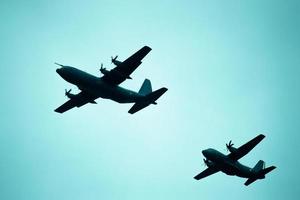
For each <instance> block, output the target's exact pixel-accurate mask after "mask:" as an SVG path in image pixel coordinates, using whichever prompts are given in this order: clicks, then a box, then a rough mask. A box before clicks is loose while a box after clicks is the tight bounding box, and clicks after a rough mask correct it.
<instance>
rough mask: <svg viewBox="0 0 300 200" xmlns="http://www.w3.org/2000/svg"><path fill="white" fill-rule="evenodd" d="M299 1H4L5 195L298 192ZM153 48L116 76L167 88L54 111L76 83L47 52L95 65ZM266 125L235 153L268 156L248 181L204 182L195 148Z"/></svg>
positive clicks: (133, 84)
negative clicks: (144, 97)
mask: <svg viewBox="0 0 300 200" xmlns="http://www.w3.org/2000/svg"><path fill="white" fill-rule="evenodd" d="M299 13H300V1H296V0H295V1H292V0H282V1H280V0H264V1H261V0H251V1H242V0H240V1H238V0H235V1H234V0H227V1H222V0H219V1H217V0H197V1H171V0H168V1H167V0H165V1H164V0H152V1H144V2H142V1H137V0H136V1H133V0H132V1H111V0H110V1H100V0H98V1H96V0H95V1H70V0H69V1H61V0H60V1H58V0H53V1H37V0H32V1H7V2H4V1H3V2H1V6H0V22H1V31H0V38H1V45H0V53H1V68H0V73H1V79H0V83H1V88H2V90H1V100H0V102H1V122H0V124H1V134H0V158H1V161H0V172H1V178H0V199H5V200H41V199H43V200H57V199H64V200H83V199H84V200H96V199H97V200H98V199H107V200H120V199H122V200H135V199H136V200H141V199H143V200H153V199H155V200H167V199H172V200H177V199H178V200H179V199H180V200H181V199H186V200H196V199H197V200H198V199H207V200H214V199H224V198H226V199H244V200H250V199H251V200H252V199H259V200H260V199H261V200H265V199H278V200H282V199H297V198H298V196H299V194H300V184H299V169H300V160H299V152H300V145H299V141H300V132H299V129H300V123H299V119H300V114H299V113H300V107H299V102H300V89H299V85H300V80H299V74H300V57H299V52H300V49H299V48H300V39H299V38H300V37H299V35H300V17H299ZM144 45H148V46H150V47H151V48H152V49H153V50H152V51H151V52H150V54H148V56H147V57H146V58H145V59H144V62H143V64H142V65H141V66H140V67H139V68H138V69H137V70H136V71H135V72H134V73H133V74H132V77H133V80H128V81H126V82H125V83H123V84H122V86H124V87H126V88H129V89H133V90H138V89H139V87H140V86H141V84H142V82H143V80H144V79H145V78H149V79H151V81H152V86H153V88H154V89H157V88H160V87H163V86H166V87H168V88H169V91H168V92H167V93H166V94H165V95H164V96H162V97H161V98H160V99H159V100H158V105H157V106H149V107H148V108H146V109H144V110H142V111H141V112H139V113H137V114H135V115H130V114H128V113H127V111H128V110H129V108H130V107H131V105H129V104H117V103H115V102H112V101H108V100H102V99H98V101H97V102H98V105H87V106H84V107H82V108H80V109H73V110H71V111H69V112H67V113H65V114H63V115H60V114H58V113H55V112H54V111H53V110H54V109H55V108H56V107H58V106H59V105H61V104H62V103H64V102H65V101H66V100H67V99H66V97H65V96H64V89H69V88H72V89H73V91H74V92H77V89H76V87H75V86H72V85H70V84H69V83H67V82H65V81H64V80H63V79H62V78H61V77H59V75H58V74H57V73H56V72H55V69H56V68H57V66H55V65H54V64H53V63H54V62H60V63H62V64H67V65H71V66H74V67H77V68H80V69H83V70H85V71H87V72H89V73H92V74H95V75H100V73H99V71H98V68H99V66H100V63H101V62H103V63H104V66H105V67H107V68H109V69H111V68H112V67H113V66H112V65H111V64H110V56H112V55H119V58H120V60H123V59H126V58H127V57H128V56H130V55H131V54H132V53H134V52H135V51H136V50H138V49H139V48H141V47H142V46H144ZM259 133H264V134H265V135H266V136H267V137H266V138H265V140H264V141H263V142H261V143H260V144H259V145H258V146H257V147H256V148H255V149H254V150H253V151H252V152H251V153H249V154H248V155H247V156H246V157H244V158H243V159H242V160H241V162H242V163H244V164H246V165H249V166H251V167H253V166H254V165H255V164H256V162H257V161H258V160H260V159H262V160H264V161H266V164H267V165H276V166H277V169H276V170H274V171H273V172H272V173H270V174H268V175H267V178H266V179H265V180H263V181H257V182H255V183H254V184H253V185H251V186H249V187H245V186H244V185H243V183H244V182H245V180H244V179H241V178H238V177H229V176H226V175H224V174H222V173H219V174H215V175H214V176H211V177H208V178H207V179H204V180H203V181H199V182H197V181H195V180H194V179H193V176H195V175H196V174H197V173H199V172H200V171H202V170H204V169H205V167H204V166H203V161H202V158H203V156H202V154H201V150H203V149H205V148H208V147H213V148H216V149H218V150H220V151H221V152H224V153H226V151H225V143H226V142H228V141H229V140H231V139H232V140H233V142H234V144H236V146H239V145H242V144H243V143H245V142H247V141H248V140H250V139H252V138H253V137H255V136H256V135H258V134H259Z"/></svg>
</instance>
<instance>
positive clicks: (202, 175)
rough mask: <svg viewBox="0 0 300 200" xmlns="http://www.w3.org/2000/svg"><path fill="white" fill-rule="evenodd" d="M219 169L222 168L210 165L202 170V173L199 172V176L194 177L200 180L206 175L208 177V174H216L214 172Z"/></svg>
mask: <svg viewBox="0 0 300 200" xmlns="http://www.w3.org/2000/svg"><path fill="white" fill-rule="evenodd" d="M218 171H220V170H218V169H215V168H212V167H209V168H207V169H206V170H204V171H202V172H201V173H200V174H198V175H197V176H195V177H194V179H196V180H200V179H202V178H205V177H207V176H210V175H212V174H214V173H217V172H218Z"/></svg>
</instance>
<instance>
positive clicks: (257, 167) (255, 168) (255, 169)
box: [252, 160, 265, 173]
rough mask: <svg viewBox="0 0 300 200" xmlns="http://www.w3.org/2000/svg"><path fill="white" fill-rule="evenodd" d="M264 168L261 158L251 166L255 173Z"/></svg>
mask: <svg viewBox="0 0 300 200" xmlns="http://www.w3.org/2000/svg"><path fill="white" fill-rule="evenodd" d="M264 168H265V162H264V161H263V160H260V161H258V162H257V164H256V165H255V166H254V167H253V168H252V171H253V172H255V173H257V172H259V171H261V170H262V169H264Z"/></svg>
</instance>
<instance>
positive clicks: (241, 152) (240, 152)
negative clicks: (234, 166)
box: [228, 134, 265, 160]
mask: <svg viewBox="0 0 300 200" xmlns="http://www.w3.org/2000/svg"><path fill="white" fill-rule="evenodd" d="M264 138H265V136H264V135H263V134H260V135H258V136H256V137H255V138H253V139H252V140H250V141H249V142H247V143H246V144H244V145H242V146H240V147H239V148H237V149H236V150H235V151H233V152H231V153H230V154H229V155H228V157H229V158H231V159H233V160H239V159H240V158H242V157H243V156H245V155H246V154H247V153H249V152H250V151H251V150H252V149H253V148H254V147H255V146H256V145H257V144H258V143H260V142H261V141H262V140H263V139H264Z"/></svg>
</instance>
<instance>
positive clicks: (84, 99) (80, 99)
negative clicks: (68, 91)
mask: <svg viewBox="0 0 300 200" xmlns="http://www.w3.org/2000/svg"><path fill="white" fill-rule="evenodd" d="M96 98H97V97H94V96H90V95H88V94H86V93H84V92H80V93H79V94H77V95H74V97H72V98H71V99H70V100H69V101H67V102H66V103H64V104H63V105H61V106H59V107H58V108H56V109H55V110H54V111H55V112H58V113H64V112H66V111H68V110H70V109H72V108H74V107H81V106H83V105H85V104H87V103H95V101H94V100H95V99H96Z"/></svg>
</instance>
